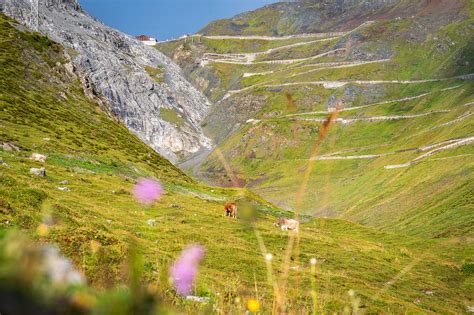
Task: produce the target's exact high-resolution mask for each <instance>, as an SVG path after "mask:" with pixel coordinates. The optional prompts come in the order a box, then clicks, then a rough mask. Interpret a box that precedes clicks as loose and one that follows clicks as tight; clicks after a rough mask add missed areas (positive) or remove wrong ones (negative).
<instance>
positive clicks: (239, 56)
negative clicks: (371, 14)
mask: <svg viewBox="0 0 474 315" xmlns="http://www.w3.org/2000/svg"><path fill="white" fill-rule="evenodd" d="M372 23H373V21H368V22H365V23H363V24H361V25H359V26H358V27H356V28H355V29H353V30H351V31H349V32H342V33H325V34H324V35H332V36H316V37H317V38H319V39H316V40H311V41H305V42H300V43H294V44H288V45H284V46H280V47H275V48H270V49H267V50H265V51H259V52H248V53H228V54H217V53H205V54H204V55H203V56H202V58H201V62H200V63H201V66H206V65H207V64H209V63H227V64H240V65H250V64H292V63H298V62H304V61H308V60H312V59H316V58H320V57H323V56H326V55H327V54H330V53H335V52H337V51H340V50H342V48H340V49H335V50H333V51H331V52H327V53H324V54H319V55H316V56H312V57H308V58H300V59H286V60H285V59H276V60H267V61H255V59H256V58H257V57H258V56H261V55H267V54H270V53H272V52H275V51H279V50H284V49H289V48H294V47H298V46H304V45H310V44H314V43H318V42H325V41H331V40H335V39H338V38H340V37H344V36H347V35H349V34H351V33H352V32H355V31H356V30H358V29H359V28H361V27H364V26H366V25H370V24H372ZM314 35H315V34H304V35H302V37H299V36H297V35H296V36H288V37H268V36H263V37H262V36H207V37H206V38H211V39H263V38H265V39H267V40H281V39H291V38H310V37H315V36H314ZM321 37H327V38H322V39H321Z"/></svg>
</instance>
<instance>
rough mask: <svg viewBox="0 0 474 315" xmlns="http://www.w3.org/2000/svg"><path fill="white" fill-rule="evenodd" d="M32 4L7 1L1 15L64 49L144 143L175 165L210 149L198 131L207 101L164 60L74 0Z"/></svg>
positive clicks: (88, 84) (91, 86)
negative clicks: (92, 15)
mask: <svg viewBox="0 0 474 315" xmlns="http://www.w3.org/2000/svg"><path fill="white" fill-rule="evenodd" d="M34 4H35V3H34V2H30V1H26V0H7V1H5V4H4V12H5V13H6V14H8V15H10V16H11V17H13V18H16V19H18V20H19V21H21V22H23V23H25V24H26V25H28V26H30V27H32V29H34V30H38V31H40V32H42V33H44V34H46V35H49V36H50V37H51V38H52V39H53V40H55V41H57V42H59V43H61V44H64V45H65V46H66V47H69V48H70V51H69V52H70V55H71V59H72V64H73V65H74V69H75V70H76V71H78V73H80V76H81V77H82V78H83V79H84V83H85V86H86V89H90V90H91V91H92V92H93V93H95V94H97V95H101V96H102V97H103V98H104V99H105V100H106V101H107V103H108V107H109V109H110V111H111V112H112V113H114V115H115V116H117V117H118V118H119V119H120V120H121V121H122V122H123V123H124V124H125V125H126V126H127V127H128V128H129V129H130V130H132V131H133V132H134V133H135V134H137V135H138V136H139V137H140V138H141V139H142V140H143V141H145V142H146V143H148V144H149V145H150V146H151V147H152V148H153V149H155V150H156V151H158V152H160V153H161V154H163V155H165V156H166V157H167V158H169V159H171V160H173V161H175V162H176V161H177V160H179V159H181V158H183V157H185V156H187V155H189V154H192V153H194V152H196V151H198V150H200V149H201V148H210V147H212V143H211V141H210V140H209V139H208V138H207V137H206V136H204V134H203V133H202V130H201V126H200V123H201V122H202V120H203V119H204V117H205V115H206V114H207V112H208V110H209V106H210V102H209V101H208V100H207V98H206V97H205V96H204V95H202V94H201V93H200V92H198V91H197V90H196V89H195V88H194V87H193V86H192V85H191V84H190V83H188V82H187V80H186V79H184V78H183V77H182V76H181V73H180V71H181V70H180V69H179V68H178V67H176V66H175V65H174V64H173V63H172V61H170V60H169V59H168V58H167V57H166V56H164V55H162V54H160V53H159V52H158V51H156V50H154V49H153V48H150V47H147V46H145V45H143V44H141V43H140V42H139V41H137V40H135V39H132V38H131V37H129V36H126V35H124V34H122V33H120V32H118V31H116V30H113V29H111V28H109V27H107V26H105V25H104V24H102V23H101V22H99V21H97V20H96V19H94V18H92V17H91V16H89V15H88V14H87V13H86V12H84V11H83V10H82V9H81V7H80V6H79V4H78V2H77V1H74V0H71V1H58V0H47V1H46V0H38V1H37V2H36V7H35V5H34ZM166 110H171V111H172V112H173V113H174V114H173V117H177V119H175V120H170V119H167V117H168V116H169V115H168V116H167V115H165V114H163V113H162V112H161V111H164V112H166Z"/></svg>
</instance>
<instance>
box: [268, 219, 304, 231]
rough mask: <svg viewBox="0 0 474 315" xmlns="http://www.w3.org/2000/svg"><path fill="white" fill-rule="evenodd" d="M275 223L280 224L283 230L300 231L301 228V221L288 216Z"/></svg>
mask: <svg viewBox="0 0 474 315" xmlns="http://www.w3.org/2000/svg"><path fill="white" fill-rule="evenodd" d="M274 225H275V226H279V227H280V228H281V229H282V231H295V232H296V233H298V231H299V229H300V222H298V221H296V220H293V219H287V218H279V219H278V221H277V222H276V223H275V224H274Z"/></svg>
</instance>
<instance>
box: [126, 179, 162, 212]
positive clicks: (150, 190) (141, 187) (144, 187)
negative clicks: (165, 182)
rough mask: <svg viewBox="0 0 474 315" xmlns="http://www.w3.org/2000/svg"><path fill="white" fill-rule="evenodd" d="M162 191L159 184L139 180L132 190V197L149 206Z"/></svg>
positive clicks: (147, 180) (153, 181) (148, 180)
mask: <svg viewBox="0 0 474 315" xmlns="http://www.w3.org/2000/svg"><path fill="white" fill-rule="evenodd" d="M163 192H164V190H163V188H162V187H161V185H160V183H158V182H157V181H155V180H153V179H149V178H141V179H139V180H138V182H137V184H136V185H135V187H134V188H133V195H134V196H135V199H137V200H138V201H139V202H141V203H143V204H146V205H149V204H152V203H153V202H154V201H155V200H157V199H159V198H160V197H161V195H162V194H163Z"/></svg>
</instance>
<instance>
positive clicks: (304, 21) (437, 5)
mask: <svg viewBox="0 0 474 315" xmlns="http://www.w3.org/2000/svg"><path fill="white" fill-rule="evenodd" d="M465 5H466V3H465V1H462V0H455V1H450V0H422V1H405V0H402V1H400V0H386V1H367V0H355V1H354V0H337V1H331V0H297V1H291V2H290V1H284V2H283V1H282V2H279V3H276V4H271V5H268V6H265V7H263V8H261V9H257V10H255V11H252V12H247V13H243V14H240V15H237V16H235V17H233V18H231V19H224V20H217V21H214V22H211V23H210V24H209V25H207V26H206V27H204V28H203V29H202V30H201V31H199V32H198V33H200V34H203V35H267V36H282V35H291V34H301V33H325V32H343V31H348V30H351V29H353V28H354V27H356V26H358V25H360V24H361V23H363V22H365V21H368V20H379V19H395V18H407V17H411V16H430V15H432V14H433V13H435V14H436V15H437V16H438V17H440V16H442V19H450V18H452V17H454V16H457V15H459V13H460V12H462V11H463V8H465Z"/></svg>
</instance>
